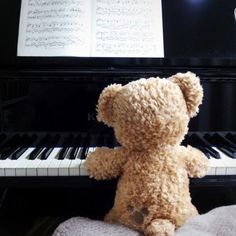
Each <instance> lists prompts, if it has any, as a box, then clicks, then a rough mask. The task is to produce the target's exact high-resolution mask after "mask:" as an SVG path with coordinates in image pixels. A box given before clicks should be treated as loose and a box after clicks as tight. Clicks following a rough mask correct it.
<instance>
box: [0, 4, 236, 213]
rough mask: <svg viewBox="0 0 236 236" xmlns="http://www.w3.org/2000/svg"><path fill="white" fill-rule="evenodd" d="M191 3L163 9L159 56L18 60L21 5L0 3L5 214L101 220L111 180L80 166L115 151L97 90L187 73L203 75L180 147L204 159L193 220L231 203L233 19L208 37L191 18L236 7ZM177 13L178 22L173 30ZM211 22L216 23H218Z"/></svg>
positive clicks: (0, 157) (234, 180)
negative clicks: (97, 151) (200, 95)
mask: <svg viewBox="0 0 236 236" xmlns="http://www.w3.org/2000/svg"><path fill="white" fill-rule="evenodd" d="M196 2H197V1H182V2H181V3H179V2H178V4H177V3H173V1H171V0H165V1H163V2H162V9H163V26H164V27H163V32H164V46H165V48H164V49H165V50H164V51H165V57H164V58H149V57H139V58H138V57H131V58H129V57H124V58H115V57H96V58H95V57H18V56H17V54H16V51H17V40H18V25H19V12H20V1H18V0H11V1H7V0H4V1H1V3H0V11H1V14H0V26H1V27H0V28H1V37H0V188H1V198H0V214H1V215H2V216H4V215H11V214H17V213H22V212H24V213H25V214H29V215H30V214H38V215H50V214H52V215H86V216H93V217H97V216H102V215H103V214H104V213H105V212H106V211H107V210H108V209H109V208H110V207H111V205H112V201H113V197H114V191H115V188H116V180H109V181H95V180H93V179H90V178H89V177H88V173H87V172H86V170H85V168H84V165H83V164H84V161H85V160H86V156H87V154H88V153H89V152H90V151H92V150H94V148H96V147H97V146H108V147H115V146H117V145H119V144H118V143H117V141H116V139H115V137H114V133H113V130H112V129H110V128H108V127H106V126H104V125H103V124H101V123H98V122H97V121H96V104H97V100H98V96H99V94H100V92H101V91H102V89H103V88H104V87H105V86H107V85H108V84H111V83H121V84H126V83H128V82H130V81H132V80H136V79H139V78H148V77H156V76H159V77H168V76H171V75H173V74H175V73H177V72H186V71H192V72H194V73H196V74H197V75H198V76H199V77H200V79H201V84H202V86H203V88H204V100H203V104H202V105H201V107H200V113H199V114H198V116H197V117H195V118H193V119H192V120H191V122H190V125H189V133H188V134H187V135H186V137H185V140H184V141H183V145H187V144H190V145H192V146H194V147H196V148H198V149H200V150H201V151H202V152H203V153H204V154H205V155H206V157H207V158H209V161H210V168H209V171H208V173H207V176H206V177H204V178H202V179H191V182H190V183H191V185H190V188H191V193H192V197H193V202H194V203H195V204H196V205H197V207H198V208H199V209H200V212H204V211H207V210H209V209H211V208H213V207H216V206H219V205H226V204H234V203H236V191H235V190H236V188H235V187H236V43H235V42H236V41H235V40H234V41H233V43H232V44H231V43H230V39H229V35H228V31H227V32H226V28H227V26H230V24H231V23H230V22H231V21H229V22H228V21H227V20H226V19H225V21H222V22H223V23H224V22H225V25H223V26H221V25H218V27H219V29H220V31H221V32H219V34H217V32H214V29H212V31H211V32H208V31H207V29H208V28H207V26H206V25H207V23H204V24H203V22H202V19H200V18H198V17H197V13H199V12H201V13H204V12H205V11H207V10H206V9H208V8H209V9H210V8H211V7H213V8H214V11H215V13H214V14H216V16H217V17H218V16H220V14H221V10H222V6H225V7H226V8H227V9H226V12H229V15H230V17H231V16H232V18H233V11H234V8H233V6H234V5H233V1H227V4H226V3H225V2H224V0H215V1H214V2H215V3H214V4H213V3H212V1H211V3H210V0H209V1H204V2H205V3H200V2H199V3H196ZM194 4H199V5H197V6H196V5H194ZM204 4H206V5H204ZM207 4H208V5H207ZM211 4H212V5H211ZM234 7H236V6H234ZM177 9H178V10H179V19H176V20H175V21H174V22H173V14H174V12H175V11H176V10H177ZM186 9H188V10H191V11H192V13H193V14H192V15H191V16H189V15H188V14H186V12H185V10H186ZM197 11H199V12H197ZM231 11H232V12H231ZM209 12H211V11H210V10H209ZM231 13H232V14H231ZM214 14H213V13H212V17H213V15H214ZM203 16H207V14H206V15H202V17H203ZM188 17H192V18H193V19H192V21H191V19H190V18H188ZM194 17H195V18H194ZM214 17H215V16H214ZM230 17H229V18H230ZM225 18H226V16H225ZM227 19H228V18H227ZM197 20H198V21H200V23H199V25H200V26H197V25H196V24H195V23H196V21H197ZM210 20H211V18H209V21H210ZM6 22H7V23H6ZM214 23H219V24H220V22H219V21H217V19H215V18H214ZM223 23H222V24H223ZM205 24H206V25H205ZM232 24H233V27H234V29H233V31H232V32H231V34H230V36H231V39H236V28H235V26H236V24H235V20H234V18H233V20H232ZM176 27H178V28H177V29H178V30H177V29H176ZM191 27H192V28H191ZM194 27H195V28H194ZM208 27H210V23H209V26H208ZM196 30H197V31H198V32H196ZM203 33H204V34H203ZM201 34H202V35H201ZM217 37H219V38H217ZM213 39H214V41H211V40H213Z"/></svg>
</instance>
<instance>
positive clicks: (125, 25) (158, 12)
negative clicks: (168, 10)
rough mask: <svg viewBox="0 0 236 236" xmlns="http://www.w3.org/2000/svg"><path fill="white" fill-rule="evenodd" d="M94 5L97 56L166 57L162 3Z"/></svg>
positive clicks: (128, 0)
mask: <svg viewBox="0 0 236 236" xmlns="http://www.w3.org/2000/svg"><path fill="white" fill-rule="evenodd" d="M93 3H94V4H92V7H93V13H92V16H93V17H94V18H93V25H92V35H93V39H92V55H93V56H97V57H164V46H163V26H162V4H161V0H94V1H93Z"/></svg>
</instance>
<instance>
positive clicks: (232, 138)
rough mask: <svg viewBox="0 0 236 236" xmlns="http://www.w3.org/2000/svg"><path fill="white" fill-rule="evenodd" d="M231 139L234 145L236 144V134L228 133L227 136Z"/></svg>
mask: <svg viewBox="0 0 236 236" xmlns="http://www.w3.org/2000/svg"><path fill="white" fill-rule="evenodd" d="M225 137H226V138H227V139H228V140H229V141H231V142H232V143H233V144H234V145H236V136H235V135H233V134H231V133H228V134H226V136H225Z"/></svg>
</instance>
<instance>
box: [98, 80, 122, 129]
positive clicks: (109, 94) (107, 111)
mask: <svg viewBox="0 0 236 236" xmlns="http://www.w3.org/2000/svg"><path fill="white" fill-rule="evenodd" d="M121 87H122V85H121V84H112V85H109V86H107V87H106V88H104V89H103V91H102V93H101V94H100V96H99V99H98V105H97V120H98V121H102V122H104V123H105V124H107V125H109V126H112V123H113V102H114V99H115V97H116V95H117V93H118V91H119V90H120V89H121Z"/></svg>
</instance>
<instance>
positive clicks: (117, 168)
mask: <svg viewBox="0 0 236 236" xmlns="http://www.w3.org/2000/svg"><path fill="white" fill-rule="evenodd" d="M202 97H203V89H202V87H201V85H200V82H199V78H198V77H196V76H195V74H193V73H191V72H187V73H178V74H176V75H174V76H172V77H170V78H168V79H160V78H149V79H139V80H136V81H132V82H130V83H128V84H127V85H125V86H122V85H120V84H113V85H110V86H108V87H106V88H105V89H104V90H103V92H102V93H101V95H100V97H99V101H98V106H97V111H98V115H97V118H98V120H99V121H102V122H104V123H105V124H107V125H108V126H111V127H113V128H114V131H115V136H116V139H117V140H118V142H119V143H120V144H121V146H120V147H116V148H114V149H110V148H107V147H99V148H96V150H95V151H94V152H92V153H90V154H89V155H88V157H87V160H86V162H85V167H86V169H87V171H88V173H89V175H90V176H91V177H93V178H95V179H96V180H104V179H111V178H115V177H119V181H118V184H117V191H116V197H115V202H114V206H113V208H112V209H111V210H110V212H109V213H108V214H107V215H106V217H105V220H106V221H108V222H118V223H122V224H124V225H126V226H128V227H130V228H133V229H135V230H138V231H140V232H143V233H144V234H145V235H148V236H152V235H155V236H157V235H173V234H174V230H175V229H176V228H178V227H179V226H181V225H183V223H184V222H185V221H186V220H187V219H189V218H190V217H192V216H195V215H197V214H198V212H197V210H196V208H195V207H194V206H193V205H192V203H191V197H190V193H189V178H188V177H203V176H204V175H205V174H206V172H207V169H208V161H207V158H206V157H205V155H204V154H203V153H202V152H200V151H199V150H197V149H195V148H193V147H191V146H187V147H184V146H181V145H180V143H181V141H182V140H183V138H184V136H185V134H186V133H187V131H188V123H189V120H190V118H191V117H193V116H195V115H196V114H197V112H198V106H199V105H200V104H201V102H202Z"/></svg>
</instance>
